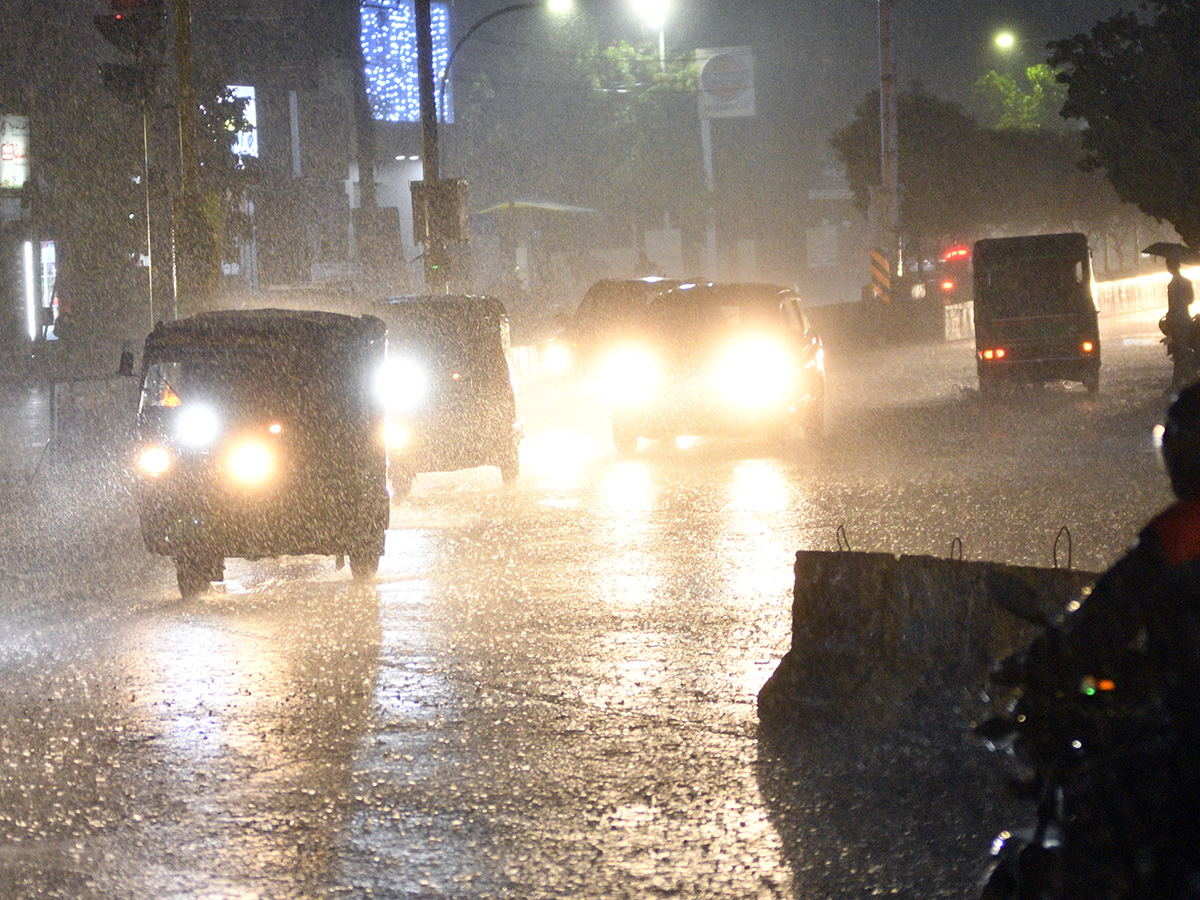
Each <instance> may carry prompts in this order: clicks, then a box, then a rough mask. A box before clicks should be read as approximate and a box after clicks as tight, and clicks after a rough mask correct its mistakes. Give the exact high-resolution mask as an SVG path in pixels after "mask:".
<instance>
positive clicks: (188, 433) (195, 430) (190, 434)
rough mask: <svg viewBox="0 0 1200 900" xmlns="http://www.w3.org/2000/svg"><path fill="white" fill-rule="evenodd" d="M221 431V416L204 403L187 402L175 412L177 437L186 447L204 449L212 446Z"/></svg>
mask: <svg viewBox="0 0 1200 900" xmlns="http://www.w3.org/2000/svg"><path fill="white" fill-rule="evenodd" d="M220 433H221V417H220V416H219V415H217V411H216V410H215V409H213V408H212V407H211V406H205V405H204V404H203V403H200V404H196V405H190V404H185V405H183V406H180V407H179V408H178V411H177V412H176V414H175V438H176V440H178V441H179V443H180V444H181V445H183V446H184V447H188V448H190V449H192V450H203V449H204V448H205V447H211V446H212V445H213V443H214V442H215V441H216V439H217V437H218V436H219V435H220Z"/></svg>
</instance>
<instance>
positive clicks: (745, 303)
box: [649, 287, 784, 333]
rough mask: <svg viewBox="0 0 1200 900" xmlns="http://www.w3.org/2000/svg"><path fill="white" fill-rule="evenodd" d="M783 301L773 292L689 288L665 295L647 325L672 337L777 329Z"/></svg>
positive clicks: (660, 297)
mask: <svg viewBox="0 0 1200 900" xmlns="http://www.w3.org/2000/svg"><path fill="white" fill-rule="evenodd" d="M783 299H784V298H783V297H782V296H781V295H780V294H779V293H778V292H777V291H775V290H754V289H746V290H737V289H730V288H722V287H716V288H689V289H679V290H674V291H668V292H667V293H665V294H662V295H661V296H659V297H658V298H656V299H655V300H654V302H653V303H652V304H651V305H650V313H649V316H650V321H651V322H652V323H653V324H654V325H655V326H656V327H658V328H660V329H662V330H664V331H668V332H672V333H683V332H688V333H698V332H699V333H712V332H720V331H724V330H727V329H731V328H745V327H752V328H779V327H780V326H781V325H783V324H784V319H783V317H782V315H781V304H782V301H783Z"/></svg>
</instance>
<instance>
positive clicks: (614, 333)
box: [542, 276, 683, 374]
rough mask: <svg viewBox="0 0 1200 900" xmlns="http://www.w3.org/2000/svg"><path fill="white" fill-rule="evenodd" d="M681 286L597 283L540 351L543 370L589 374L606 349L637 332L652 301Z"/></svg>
mask: <svg viewBox="0 0 1200 900" xmlns="http://www.w3.org/2000/svg"><path fill="white" fill-rule="evenodd" d="M682 283H683V282H680V281H677V280H674V279H668V278H659V277H657V276H652V277H648V278H603V279H601V280H600V281H597V282H596V283H595V284H593V285H592V286H591V287H589V288H588V289H587V291H586V292H584V295H583V299H582V300H580V301H579V308H578V309H576V310H575V314H574V315H573V316H571V317H570V318H569V319H567V320H566V321H565V323H564V325H563V329H562V332H561V333H560V334H559V335H558V336H557V337H556V338H555V339H554V340H553V341H552V342H551V343H550V344H549V345H547V346H546V347H544V348H543V350H542V354H543V360H544V362H543V366H544V367H546V368H549V369H551V370H552V371H554V370H561V369H565V368H568V367H573V368H575V369H577V370H579V371H581V372H583V373H585V374H590V371H591V370H592V369H593V367H594V364H595V362H596V361H597V360H598V359H599V358H601V357H602V355H603V353H604V351H605V349H606V348H608V347H610V346H611V345H612V344H613V343H615V342H619V341H622V340H624V339H627V338H629V337H630V336H631V335H634V334H637V333H638V332H640V330H641V328H642V322H643V320H644V318H645V315H646V309H647V307H648V306H649V305H650V301H651V300H653V299H654V298H655V297H657V296H658V295H659V294H661V293H662V292H663V291H668V290H670V289H671V288H674V287H678V286H679V285H680V284H682Z"/></svg>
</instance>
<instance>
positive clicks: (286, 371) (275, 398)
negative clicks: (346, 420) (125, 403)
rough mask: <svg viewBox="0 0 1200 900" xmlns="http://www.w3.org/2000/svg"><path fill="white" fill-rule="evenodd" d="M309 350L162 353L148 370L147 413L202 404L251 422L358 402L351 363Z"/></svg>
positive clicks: (248, 348)
mask: <svg viewBox="0 0 1200 900" xmlns="http://www.w3.org/2000/svg"><path fill="white" fill-rule="evenodd" d="M307 349H308V351H310V352H304V353H299V352H294V351H292V352H284V350H283V349H281V348H278V347H275V348H273V347H270V346H254V345H247V346H236V347H198V348H186V349H171V350H168V351H165V352H161V353H159V354H158V355H157V356H155V357H154V358H152V359H151V361H150V362H149V363H148V365H147V367H146V378H145V381H144V383H143V386H142V397H141V406H142V410H143V411H146V410H147V409H152V408H171V407H175V406H180V405H183V404H184V403H188V402H193V401H203V402H207V403H217V404H219V405H221V406H222V407H225V408H227V409H236V410H239V411H240V412H242V413H244V414H246V415H248V416H256V415H272V414H274V415H279V414H283V413H286V412H289V411H291V412H297V411H300V410H303V409H310V410H315V409H319V408H322V407H324V408H329V407H330V406H331V405H334V404H335V403H336V401H337V400H338V398H345V397H348V396H354V394H353V393H352V392H351V390H350V389H349V388H350V386H349V385H347V383H346V377H347V368H348V367H347V365H346V364H345V363H346V361H345V360H342V359H341V358H340V357H338V356H337V355H335V354H334V355H331V354H330V353H329V352H325V353H322V352H320V350H319V348H317V347H309V348H307ZM339 405H340V404H339Z"/></svg>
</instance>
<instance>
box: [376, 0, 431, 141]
mask: <svg viewBox="0 0 1200 900" xmlns="http://www.w3.org/2000/svg"><path fill="white" fill-rule="evenodd" d="M359 11H360V14H361V19H362V30H361V39H362V49H363V59H364V61H365V65H364V67H363V74H364V75H366V79H367V96H368V98H369V99H370V101H371V112H372V113H373V114H374V116H375V118H376V119H378V120H380V121H384V122H419V121H421V101H420V93H419V89H418V86H417V71H418V69H417V29H416V13H415V11H414V10H413V4H412V2H411V0H365V2H363V3H362V4H361V6H360V7H359ZM432 19H433V23H432V31H433V73H434V74H433V81H434V90H435V91H436V90H437V85H438V82H439V81H440V79H441V77H442V71H443V70H444V69H445V67H446V61H447V60H448V59H449V58H450V13H449V11H448V10H447V8H446V5H445V4H444V3H435V4H433V6H432ZM442 120H443V121H445V122H452V121H454V103H453V100H452V98H451V96H450V89H449V87H447V89H446V109H445V110H444V114H443V117H442Z"/></svg>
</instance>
